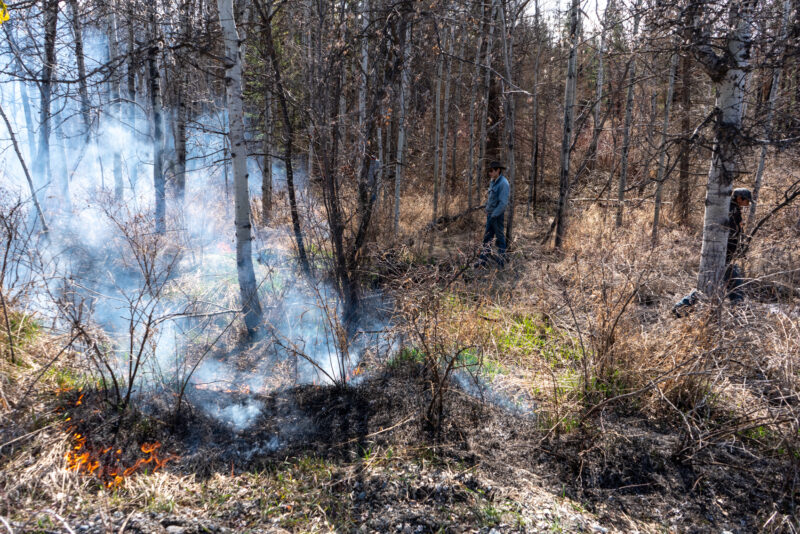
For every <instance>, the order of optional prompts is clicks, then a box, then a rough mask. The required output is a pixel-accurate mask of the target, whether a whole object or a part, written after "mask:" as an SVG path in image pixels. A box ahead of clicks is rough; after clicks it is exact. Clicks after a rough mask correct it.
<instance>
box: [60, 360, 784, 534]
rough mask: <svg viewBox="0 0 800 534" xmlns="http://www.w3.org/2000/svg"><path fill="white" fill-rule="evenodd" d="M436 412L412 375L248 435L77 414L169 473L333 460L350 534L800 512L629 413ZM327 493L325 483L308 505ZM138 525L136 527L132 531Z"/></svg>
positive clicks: (763, 479)
mask: <svg viewBox="0 0 800 534" xmlns="http://www.w3.org/2000/svg"><path fill="white" fill-rule="evenodd" d="M195 394H196V395H197V396H193V399H194V401H195V402H206V403H207V402H213V401H214V399H215V398H219V395H221V394H220V393H219V392H195ZM203 395H208V396H209V398H206V399H204V398H202V396H203ZM427 399H428V393H427V388H426V383H425V380H424V377H423V372H422V370H421V368H419V367H415V366H410V367H405V368H401V369H394V370H387V371H386V372H385V373H384V374H383V375H380V376H373V377H369V378H366V379H364V380H363V381H362V382H360V383H359V384H357V385H355V386H351V387H348V388H336V387H330V386H324V387H322V386H304V387H297V388H293V389H286V390H283V391H279V392H276V393H274V394H271V395H266V396H256V397H255V400H257V401H258V402H260V403H261V404H262V409H261V414H260V415H259V416H258V417H257V419H256V420H255V423H254V424H253V425H252V426H251V427H249V428H247V429H245V430H239V431H237V430H236V429H235V428H233V427H232V426H230V425H226V424H223V423H220V422H219V421H218V420H216V419H214V418H210V417H208V416H206V415H204V412H202V411H200V410H197V409H191V408H189V409H185V410H184V411H183V412H182V413H181V414H180V417H178V418H174V417H173V416H172V414H171V412H170V411H169V409H168V407H166V406H163V407H162V406H159V405H158V404H157V403H153V404H152V405H151V406H150V408H149V410H148V415H141V414H139V415H134V416H129V417H130V418H131V419H132V420H131V421H127V422H123V424H119V425H118V424H115V423H112V422H111V421H110V420H107V419H105V418H106V416H104V415H102V412H101V411H98V410H97V409H96V403H94V402H93V401H92V397H91V394H88V396H87V398H86V399H85V402H84V403H83V404H82V406H81V407H78V408H74V407H73V408H71V412H72V414H73V417H74V418H76V420H81V421H82V423H81V425H82V426H83V428H85V429H87V431H89V432H93V433H94V435H95V439H99V440H105V441H106V442H108V441H109V440H110V441H114V442H115V443H128V444H129V445H128V447H127V448H125V450H126V451H135V450H136V447H137V446H138V444H141V443H143V442H148V441H159V442H161V444H162V450H163V451H167V452H169V453H170V454H174V455H177V456H178V457H179V458H177V459H175V460H174V461H172V462H170V463H169V464H168V466H167V467H166V469H168V470H170V471H172V472H175V473H178V474H184V475H190V474H192V475H193V476H195V477H199V479H201V480H203V479H206V480H208V479H211V478H213V477H214V476H215V475H217V474H224V475H239V474H243V473H258V472H270V471H272V472H277V471H279V470H280V469H282V468H281V467H280V466H282V465H284V466H285V465H286V464H287V462H292V461H298V460H299V459H300V460H302V459H309V458H311V459H314V460H313V461H314V462H322V463H323V464H324V465H326V466H328V467H327V468H326V469H327V471H326V477H327V480H326V482H325V483H324V484H323V485H322V486H324V487H325V488H327V493H326V495H325V496H323V497H321V501H320V502H321V503H322V504H321V505H320V506H321V507H320V509H324V510H325V511H326V512H325V514H326V517H327V518H328V520H330V521H332V522H333V524H337V525H339V529H340V530H356V529H357V528H358V527H359V526H361V527H363V528H366V529H367V530H369V531H378V532H388V531H400V532H462V531H468V530H469V529H468V528H467V527H471V528H473V531H479V530H480V529H483V530H482V531H486V532H489V531H490V529H491V528H494V529H495V531H498V532H502V531H509V532H510V531H520V532H522V531H530V532H538V531H550V530H548V529H552V528H556V527H558V528H560V529H562V531H596V532H603V531H604V530H603V529H606V530H605V531H609V530H610V531H619V532H629V531H631V530H632V528H633V527H632V525H637V526H640V525H650V526H651V527H653V526H656V527H657V526H659V525H660V526H661V527H662V528H665V529H667V530H670V531H677V532H698V533H701V532H717V533H718V532H723V531H728V532H732V533H736V532H741V533H745V532H754V531H758V530H761V528H762V527H763V525H764V523H765V522H766V521H767V520H768V518H769V517H770V516H771V515H772V514H773V513H774V512H776V511H777V512H778V513H780V514H791V513H792V510H791V509H790V507H789V506H790V504H789V503H788V502H787V501H786V499H785V498H783V496H785V495H786V492H785V491H784V483H785V481H786V479H787V473H789V472H791V469H790V466H789V465H788V463H785V462H783V461H782V460H780V459H765V458H760V457H758V456H756V455H753V454H751V453H750V452H747V451H746V450H744V449H742V448H741V447H740V446H737V445H735V444H733V442H731V444H728V445H726V444H706V445H705V446H703V447H699V448H698V447H695V448H690V449H686V447H685V443H684V442H683V434H682V433H681V431H680V427H679V426H678V425H677V424H676V425H675V426H670V425H669V424H666V423H664V422H663V421H664V420H663V418H662V419H660V420H659V421H660V422H655V421H651V420H648V419H646V418H644V417H643V416H642V415H641V414H640V413H637V412H635V411H631V412H629V413H626V412H625V409H624V407H621V408H619V409H617V410H616V411H613V410H610V409H609V410H606V411H604V412H602V413H601V414H600V415H597V416H595V417H594V418H593V419H592V420H590V421H587V422H586V423H585V424H584V425H583V426H582V427H579V428H578V429H576V430H573V431H571V432H569V433H566V434H563V435H555V434H551V433H550V432H548V429H546V428H542V426H541V425H540V424H539V423H537V421H536V419H535V418H531V417H524V416H520V415H514V414H510V413H508V412H506V411H504V410H502V409H500V408H498V407H496V406H494V405H491V404H486V403H483V402H481V401H480V400H478V399H476V398H474V397H471V396H468V395H466V394H464V393H462V392H460V391H459V390H458V389H455V387H454V389H453V391H452V392H451V394H450V395H449V397H448V399H447V402H446V405H445V416H446V417H445V422H444V424H443V426H442V428H441V429H440V431H439V432H434V431H432V430H431V429H430V428H428V427H426V425H425V424H424V423H423V422H422V417H421V415H420V414H422V413H424V409H425V407H426V403H427ZM230 400H231V399H227V400H226V402H230ZM240 400H241V402H242V404H244V403H245V402H251V401H252V400H253V397H252V396H241V399H240ZM133 419H135V421H134V420H133ZM78 430H80V428H78ZM114 432H116V437H114V435H113V433H114ZM98 433H105V434H106V436H105V437H104V438H103V437H98ZM393 455H394V457H393ZM306 461H307V460H306ZM293 476H294V475H293ZM318 487H319V485H318V484H317V479H316V475H314V483H313V484H312V485H310V486H308V487H305V488H306V489H305V490H302V491H312V489H313V490H314V491H316V489H317V488H318ZM536 492H539V493H544V494H549V495H550V496H552V497H553V498H557V499H561V502H562V503H563V502H570V503H572V504H571V508H570V510H571V511H570V512H569V513H566V514H563V513H561V512H559V513H558V514H557V515H558V517H554V516H553V514H554V513H556V511H555V510H550V509H547V510H545V509H543V508H541V507H539V505H537V504H536V501H535V500H533V501H531V500H530V499H528V500H527V501H526V498H525V495H528V496H530V495H531V494H532V493H536ZM531 502H532V503H533V504H531ZM526 503H527V504H526ZM246 504H247V503H242V504H241V507H239V508H234V509H233V510H232V511H231V510H228V511H227V512H226V514H227V515H225V514H223V515H221V516H218V517H217V518H216V520H217V521H218V522H217V523H213V524H212V526H213V527H214V528H215V529H218V530H219V529H222V530H224V529H225V528H233V529H234V530H237V529H236V528H235V524H236V521H239V520H241V518H242V517H248V513H250V512H253V510H251V511H250V512H248V509H247V508H246V506H245V505H246ZM250 505H251V506H256V505H253V504H252V503H251V504H250ZM542 506H544V505H542ZM242 507H244V508H242ZM292 513H293V512H292V507H291V506H290V507H289V509H288V510H287V511H286V513H285V514H284V515H283V518H284V520H282V521H281V522H279V523H278V524H280V525H282V526H284V527H286V528H291V526H289V527H287V525H291V524H292V523H291V522H289V523H287V522H286V521H285V519H286V517H291V516H292ZM162 515H163V514H162ZM259 517H261V519H263V514H262V515H261V516H259ZM509 518H511V519H509ZM129 519H130V518H129ZM142 521H144V522H143V523H142V522H141V521H140V523H141V525H145V526H141V525H140V527H136V528H134V530H133V531H136V530H137V529H138V530H139V531H141V532H147V531H151V528H154V527H152V525H151V527H147V526H146V525H147V524H148V523H147V522H146V521H145V520H144V519H142ZM164 521H173V525H175V524H177V525H180V524H181V523H180V522H178V523H174V521H176V520H175V519H174V518H173V519H169V516H167V519H164V518H163V517H162V523H161V524H162V526H164ZM258 521H260V519H257V518H254V519H252V521H251V522H249V523H248V525H250V526H251V527H252V525H254V524H258ZM137 524H139V523H137V522H136V520H135V518H134V520H133V522H132V523H131V522H130V521H129V525H128V528H129V529H130V528H133V527H135V526H136V525H137ZM553 525H555V527H554V526H553ZM600 525H602V526H600ZM195 526H196V525H195ZM181 528H188V527H181ZM197 528H200V527H197ZM202 528H203V529H206V530H208V529H209V528H211V527H209V526H208V525H207V524H206V526H203V527H202ZM291 529H292V530H297V531H302V530H304V528H299V530H298V529H297V528H291ZM644 530H650V529H644ZM188 531H191V529H189V530H187V532H188ZM198 531H202V529H200V530H198ZM253 531H256V532H257V531H259V530H258V529H255V530H253ZM266 531H269V530H266ZM556 531H557V530H556ZM172 532H179V530H175V529H173V530H172Z"/></svg>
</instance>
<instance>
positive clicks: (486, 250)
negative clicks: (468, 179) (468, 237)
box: [476, 161, 510, 267]
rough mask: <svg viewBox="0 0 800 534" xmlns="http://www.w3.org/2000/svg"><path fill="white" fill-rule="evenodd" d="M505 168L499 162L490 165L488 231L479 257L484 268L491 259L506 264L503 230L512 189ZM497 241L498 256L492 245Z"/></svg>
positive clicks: (479, 263) (500, 264)
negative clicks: (494, 254)
mask: <svg viewBox="0 0 800 534" xmlns="http://www.w3.org/2000/svg"><path fill="white" fill-rule="evenodd" d="M503 169H505V167H503V166H502V165H501V164H500V163H499V162H497V161H493V162H491V163H490V164H489V178H491V182H490V183H489V198H488V199H487V200H486V230H485V231H484V233H483V250H482V251H481V255H480V256H479V257H478V263H477V264H476V265H477V266H480V267H483V266H485V265H486V263H487V260H488V259H489V258H490V257H491V258H492V259H494V260H495V261H496V262H497V264H498V265H499V266H500V267H503V266H504V265H505V262H506V234H505V230H504V228H503V226H504V224H503V223H504V220H505V214H506V206H508V198H509V192H510V187H509V185H508V180H507V179H506V177H505V176H503V173H502V171H503ZM493 240H496V241H497V256H496V257H495V256H493V255H492V253H491V243H492V241H493Z"/></svg>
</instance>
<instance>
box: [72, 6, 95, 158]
mask: <svg viewBox="0 0 800 534" xmlns="http://www.w3.org/2000/svg"><path fill="white" fill-rule="evenodd" d="M68 1H69V7H70V11H72V31H73V32H74V34H75V60H76V62H77V64H78V94H79V95H80V99H81V118H82V119H83V125H84V128H86V132H85V133H86V142H87V143H88V142H89V138H90V136H91V133H90V132H91V128H92V117H91V104H90V103H89V87H88V84H87V80H86V60H85V58H84V55H83V25H82V24H81V14H80V10H79V9H78V0H68Z"/></svg>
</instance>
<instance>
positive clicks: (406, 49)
mask: <svg viewBox="0 0 800 534" xmlns="http://www.w3.org/2000/svg"><path fill="white" fill-rule="evenodd" d="M403 24H404V25H405V39H404V41H403V64H402V69H403V70H402V71H401V73H400V95H399V98H400V116H399V118H398V121H397V161H396V165H395V172H394V225H393V228H394V237H395V239H397V236H398V234H399V233H400V193H401V191H402V188H403V181H404V179H405V173H406V156H407V150H406V114H407V113H408V110H407V109H406V106H407V104H406V100H407V98H408V94H407V93H408V86H409V81H408V80H409V70H410V67H411V22H410V21H409V20H407V19H406V20H404V22H403Z"/></svg>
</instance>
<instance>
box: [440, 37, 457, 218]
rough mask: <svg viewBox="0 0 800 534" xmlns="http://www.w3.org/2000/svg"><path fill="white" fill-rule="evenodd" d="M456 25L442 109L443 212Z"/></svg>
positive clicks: (448, 53) (450, 47)
mask: <svg viewBox="0 0 800 534" xmlns="http://www.w3.org/2000/svg"><path fill="white" fill-rule="evenodd" d="M455 40H456V31H455V26H451V27H450V44H449V45H448V49H447V58H446V61H447V73H446V74H445V78H444V80H445V81H444V107H443V109H442V111H443V116H442V139H441V141H442V163H441V165H440V166H439V184H440V185H439V188H440V191H441V197H442V213H443V214H444V215H445V216H446V215H447V212H448V203H447V137H448V135H449V132H450V89H451V85H452V70H453V59H452V58H453V51H454V48H455Z"/></svg>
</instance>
